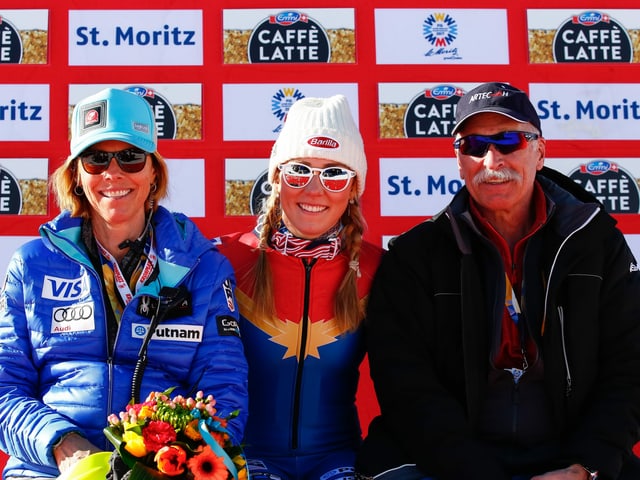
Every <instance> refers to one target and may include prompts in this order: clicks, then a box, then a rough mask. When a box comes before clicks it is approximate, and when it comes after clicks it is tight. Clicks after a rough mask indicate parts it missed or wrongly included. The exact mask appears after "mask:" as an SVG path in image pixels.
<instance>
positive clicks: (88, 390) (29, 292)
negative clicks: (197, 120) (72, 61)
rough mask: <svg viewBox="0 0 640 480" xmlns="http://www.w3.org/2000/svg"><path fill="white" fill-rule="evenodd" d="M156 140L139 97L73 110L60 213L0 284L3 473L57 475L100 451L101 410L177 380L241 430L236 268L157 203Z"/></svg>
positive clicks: (160, 177) (55, 180)
mask: <svg viewBox="0 0 640 480" xmlns="http://www.w3.org/2000/svg"><path fill="white" fill-rule="evenodd" d="M156 147H157V136H156V129H155V125H154V120H153V112H152V110H151V108H150V106H149V104H148V103H147V101H146V100H145V99H144V98H142V97H141V96H138V95H136V94H133V93H130V92H128V91H125V90H117V89H105V90H103V91H101V92H99V93H97V94H95V95H93V96H91V97H88V98H86V99H84V100H82V101H81V102H79V103H78V105H76V107H75V109H74V112H73V118H72V138H71V154H70V156H69V157H68V159H67V160H66V162H65V163H64V164H63V165H62V166H61V167H60V168H58V169H57V170H56V171H55V172H54V174H53V177H52V186H53V191H54V194H55V196H56V200H57V202H58V204H59V206H60V208H61V210H62V213H61V214H60V215H58V216H57V217H56V218H55V219H54V220H52V221H51V222H49V223H46V224H44V225H42V226H41V228H40V235H41V238H40V239H37V240H33V241H31V242H29V243H27V244H25V245H24V246H22V247H21V248H20V249H18V251H17V252H16V253H15V254H14V256H13V258H12V260H11V262H10V265H9V267H8V272H7V276H6V279H5V282H4V286H3V288H2V292H1V295H0V418H2V422H1V423H0V449H2V450H3V451H5V452H7V453H8V454H9V455H10V456H11V458H10V459H9V461H8V462H7V465H6V467H5V471H4V477H3V478H7V479H15V478H54V477H57V476H58V475H60V473H64V472H65V471H66V470H68V469H69V468H70V467H71V466H72V465H73V464H74V463H75V462H77V461H78V460H80V459H82V458H84V457H85V456H87V455H89V454H91V453H93V452H97V451H100V450H106V449H108V443H107V441H106V439H105V437H104V435H103V433H102V430H103V428H104V427H105V426H106V422H107V420H106V419H107V416H108V415H109V414H111V413H113V412H118V411H120V410H122V409H123V408H124V407H125V406H126V404H127V403H128V402H129V401H130V400H131V399H132V398H139V399H144V398H146V396H147V395H148V393H149V392H150V391H163V390H166V389H167V388H169V387H174V386H175V387H177V388H176V390H175V392H174V393H175V394H178V393H181V394H183V395H190V396H195V394H196V392H197V391H199V390H202V391H204V392H205V393H206V394H212V395H213V396H214V397H215V398H216V400H217V403H216V408H217V410H218V413H219V414H220V415H222V416H225V415H227V414H229V413H231V412H232V411H234V410H238V409H239V410H240V416H239V417H238V418H236V419H234V421H232V422H229V430H230V433H231V435H232V437H233V439H234V440H235V441H236V442H239V441H240V440H241V439H242V437H243V434H244V424H245V421H246V415H247V363H246V360H245V357H244V352H243V347H242V342H241V340H240V334H239V329H238V308H237V303H236V301H235V298H234V296H233V289H234V287H235V278H234V275H233V271H232V268H231V265H230V263H229V262H228V261H227V260H226V259H225V258H224V257H223V256H222V254H220V253H219V252H218V251H217V250H216V249H215V247H214V246H213V245H212V244H211V242H210V241H209V240H207V239H206V238H205V237H204V236H203V235H202V234H201V233H200V232H199V230H198V229H197V227H196V226H195V224H194V223H193V222H192V221H190V220H189V219H188V218H186V217H185V216H184V215H182V214H178V213H170V212H169V211H167V210H166V209H164V208H163V207H159V206H158V205H157V203H156V202H157V201H158V200H160V199H162V198H163V197H165V196H166V192H167V185H168V178H167V167H166V164H165V162H164V160H163V159H162V157H161V156H160V155H159V154H158V152H157V151H156ZM158 316H160V318H161V321H160V323H159V324H158V326H157V328H156V329H155V330H154V331H152V330H153V329H151V328H150V325H151V321H152V318H153V317H158ZM148 333H150V334H152V335H151V340H150V342H149V343H148V350H147V358H148V363H147V365H146V369H144V371H143V375H142V376H141V378H136V380H135V381H134V380H133V377H134V370H135V366H136V363H137V360H138V357H139V353H140V350H141V346H142V345H143V340H144V339H145V337H146V335H147V334H148ZM136 377H139V376H138V375H136Z"/></svg>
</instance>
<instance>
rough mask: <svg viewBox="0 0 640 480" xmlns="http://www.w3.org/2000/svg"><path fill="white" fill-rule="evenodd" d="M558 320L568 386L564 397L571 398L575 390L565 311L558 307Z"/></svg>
mask: <svg viewBox="0 0 640 480" xmlns="http://www.w3.org/2000/svg"><path fill="white" fill-rule="evenodd" d="M558 319H559V321H560V337H561V340H562V356H563V357H564V368H565V371H566V373H567V384H566V385H565V392H564V396H565V397H567V398H569V396H571V390H572V388H573V385H572V380H571V369H570V368H569V357H568V356H567V341H566V338H565V335H564V310H563V308H562V307H561V306H560V307H558Z"/></svg>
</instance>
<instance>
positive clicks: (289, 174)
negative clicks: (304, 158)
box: [278, 162, 356, 193]
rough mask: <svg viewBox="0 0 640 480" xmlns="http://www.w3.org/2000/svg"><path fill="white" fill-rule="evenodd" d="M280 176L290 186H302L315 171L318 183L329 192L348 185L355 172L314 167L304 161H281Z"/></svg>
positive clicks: (339, 190) (305, 184) (344, 169)
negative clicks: (318, 179)
mask: <svg viewBox="0 0 640 480" xmlns="http://www.w3.org/2000/svg"><path fill="white" fill-rule="evenodd" d="M278 170H280V172H281V173H280V176H281V178H282V180H283V181H284V183H286V184H287V185H289V186H290V187H291V188H304V187H306V186H307V185H309V183H310V182H311V179H312V178H313V176H314V175H315V174H316V173H317V174H318V178H320V183H321V184H322V186H323V187H324V188H325V189H326V190H328V191H329V192H333V193H338V192H342V191H343V190H344V189H345V188H347V187H348V186H349V183H350V182H351V179H352V178H353V177H355V176H356V172H354V171H353V170H349V169H348V168H342V167H335V166H334V167H326V168H314V167H310V166H309V165H305V164H304V163H296V162H290V163H283V164H280V165H278Z"/></svg>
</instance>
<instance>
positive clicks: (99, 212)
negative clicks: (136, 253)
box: [78, 140, 155, 234]
mask: <svg viewBox="0 0 640 480" xmlns="http://www.w3.org/2000/svg"><path fill="white" fill-rule="evenodd" d="M131 147H132V145H130V144H128V143H126V142H121V141H119V140H106V141H104V142H99V143H96V144H95V145H93V146H91V147H90V150H101V151H104V152H118V151H120V150H125V149H127V148H131ZM78 171H79V175H80V182H79V183H80V185H81V186H82V189H83V190H84V194H85V196H86V197H87V200H88V201H89V205H90V206H91V220H92V222H94V223H96V222H97V223H100V222H103V223H105V224H109V225H111V226H116V225H119V224H131V226H132V227H133V228H139V227H137V226H138V225H144V217H145V202H146V200H147V198H148V197H149V192H150V190H151V184H152V183H154V182H155V171H154V169H153V162H152V161H151V157H150V156H147V161H146V164H145V166H144V168H143V169H142V170H141V171H140V172H137V173H126V172H124V171H122V169H121V168H120V166H119V165H118V162H117V161H116V160H115V158H112V159H111V161H110V163H109V165H108V168H107V169H106V170H105V171H104V172H102V173H100V174H97V175H91V174H89V173H87V172H86V171H85V170H84V168H83V167H82V165H81V162H80V160H79V159H78ZM137 233H139V230H138V231H137ZM137 233H136V234H137Z"/></svg>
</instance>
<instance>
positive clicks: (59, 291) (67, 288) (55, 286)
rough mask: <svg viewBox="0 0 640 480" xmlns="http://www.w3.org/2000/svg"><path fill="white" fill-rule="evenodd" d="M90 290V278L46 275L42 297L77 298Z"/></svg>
mask: <svg viewBox="0 0 640 480" xmlns="http://www.w3.org/2000/svg"><path fill="white" fill-rule="evenodd" d="M88 292H89V279H88V278H87V277H86V276H82V277H80V278H72V279H69V278H61V277H52V276H50V275H45V276H44V280H43V285H42V298H46V299H49V300H75V299H77V298H80V297H82V296H83V295H85V294H86V293H88Z"/></svg>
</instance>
